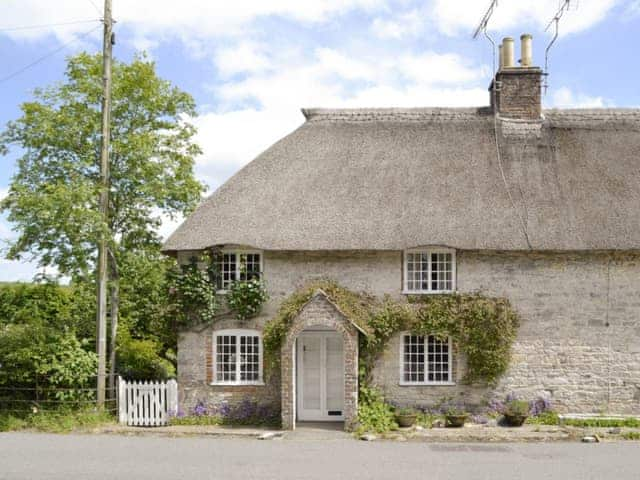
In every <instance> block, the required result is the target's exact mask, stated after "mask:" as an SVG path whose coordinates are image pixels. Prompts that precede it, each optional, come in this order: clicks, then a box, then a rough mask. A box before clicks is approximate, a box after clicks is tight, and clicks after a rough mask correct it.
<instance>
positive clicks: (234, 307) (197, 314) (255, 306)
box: [169, 251, 268, 328]
mask: <svg viewBox="0 0 640 480" xmlns="http://www.w3.org/2000/svg"><path fill="white" fill-rule="evenodd" d="M217 254H219V252H216V251H211V253H210V254H208V253H206V254H203V255H202V256H201V257H200V258H199V259H198V258H196V257H193V258H192V259H191V262H190V263H189V264H187V265H182V266H180V268H179V269H176V270H175V271H172V272H171V273H170V275H169V296H170V299H171V304H172V307H173V310H174V312H173V313H174V318H175V322H176V325H177V326H178V327H182V328H188V327H192V326H195V325H203V324H211V323H213V322H214V321H215V319H216V317H217V316H218V315H220V314H221V313H229V311H230V312H233V313H234V314H235V316H236V318H237V319H238V320H247V319H249V318H252V317H255V316H256V315H258V314H259V313H260V311H261V310H262V306H263V305H264V303H265V302H266V301H267V299H268V295H267V289H266V287H265V285H264V282H263V281H262V280H260V279H259V278H251V279H249V280H238V281H235V282H233V283H232V284H231V285H230V286H229V288H228V291H227V294H226V296H225V297H224V299H226V307H227V309H226V311H223V309H222V307H223V305H222V303H223V302H222V301H221V298H220V297H219V295H217V293H216V292H217V286H218V279H219V276H220V272H219V269H218V262H217V261H216V255H217ZM199 262H202V263H204V268H201V267H200V265H199Z"/></svg>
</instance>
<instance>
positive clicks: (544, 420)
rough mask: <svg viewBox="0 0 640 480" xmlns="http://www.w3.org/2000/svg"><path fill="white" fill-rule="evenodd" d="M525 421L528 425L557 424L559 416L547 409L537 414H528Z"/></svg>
mask: <svg viewBox="0 0 640 480" xmlns="http://www.w3.org/2000/svg"><path fill="white" fill-rule="evenodd" d="M525 423H527V424H530V425H558V424H559V423H560V418H559V417H558V414H557V413H556V412H554V411H553V410H548V411H546V412H542V413H541V414H539V415H532V416H530V417H529V418H527V419H526V420H525Z"/></svg>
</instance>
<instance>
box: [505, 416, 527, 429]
mask: <svg viewBox="0 0 640 480" xmlns="http://www.w3.org/2000/svg"><path fill="white" fill-rule="evenodd" d="M528 417H529V415H504V423H505V425H507V426H509V427H521V426H522V424H523V423H524V422H525V420H526V419H527V418H528Z"/></svg>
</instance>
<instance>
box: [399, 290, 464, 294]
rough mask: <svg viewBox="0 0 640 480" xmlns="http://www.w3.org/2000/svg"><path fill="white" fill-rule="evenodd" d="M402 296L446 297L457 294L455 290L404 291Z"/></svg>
mask: <svg viewBox="0 0 640 480" xmlns="http://www.w3.org/2000/svg"><path fill="white" fill-rule="evenodd" d="M400 293H402V295H444V294H447V293H456V291H455V290H402V292H400Z"/></svg>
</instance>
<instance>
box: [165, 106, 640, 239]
mask: <svg viewBox="0 0 640 480" xmlns="http://www.w3.org/2000/svg"><path fill="white" fill-rule="evenodd" d="M303 113H304V115H305V117H306V118H307V121H306V122H305V123H304V124H303V125H302V126H301V127H299V128H298V129H297V130H295V131H294V132H293V133H291V134H290V135H288V136H286V137H285V138H283V139H282V140H280V141H278V142H277V143H275V144H274V145H273V146H272V147H270V148H269V149H268V150H266V151H265V152H264V153H262V154H261V155H260V156H258V157H257V158H256V159H255V160H253V161H252V162H251V163H249V164H248V165H247V166H246V167H244V168H243V169H242V170H240V171H239V172H238V173H237V174H236V175H234V176H233V177H232V178H231V179H230V180H228V181H227V182H226V183H225V184H224V185H222V186H221V187H220V188H219V189H218V190H217V191H216V192H215V193H213V195H211V196H210V197H209V198H207V199H206V200H205V201H204V202H203V203H202V204H201V205H200V206H199V207H198V209H197V210H196V211H195V212H194V213H193V215H191V216H190V217H189V218H188V219H187V220H186V221H185V222H184V223H183V224H182V225H181V226H180V227H179V228H178V229H177V230H176V232H175V233H174V234H173V235H172V236H171V237H170V238H169V239H168V241H167V242H166V244H165V245H164V250H165V251H168V252H175V251H177V250H192V249H201V248H206V247H210V246H213V245H221V244H238V245H249V246H253V247H255V248H260V249H266V250H356V249H357V250H400V249H405V248H410V247H416V246H424V245H446V246H450V247H454V248H459V249H488V250H526V249H529V245H530V246H531V248H533V249H534V250H589V249H598V250H601V249H604V250H610V249H623V250H634V249H638V248H640V110H631V109H615V110H605V109H599V110H547V111H545V112H544V120H542V121H539V122H518V121H506V120H502V121H499V122H498V139H499V144H500V153H501V160H500V161H499V160H498V155H497V153H496V143H495V137H494V131H495V130H494V119H493V116H492V115H491V114H490V112H488V111H487V109H449V108H445V109H367V110H320V109H318V110H316V109H314V110H303ZM500 164H502V169H501V168H500ZM501 170H502V172H503V173H504V179H503V173H502V172H501ZM505 184H506V185H505ZM507 189H508V190H507ZM510 197H511V198H510ZM525 230H526V235H525V233H524V231H525ZM527 237H528V239H527Z"/></svg>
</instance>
